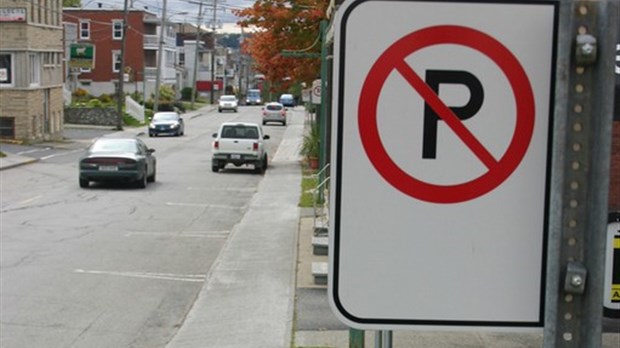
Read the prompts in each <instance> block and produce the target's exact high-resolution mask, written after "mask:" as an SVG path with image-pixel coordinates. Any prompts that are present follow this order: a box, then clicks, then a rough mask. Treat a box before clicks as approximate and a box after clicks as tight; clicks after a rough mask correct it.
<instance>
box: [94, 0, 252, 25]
mask: <svg viewBox="0 0 620 348" xmlns="http://www.w3.org/2000/svg"><path fill="white" fill-rule="evenodd" d="M128 1H129V6H131V4H133V8H137V9H145V7H147V8H148V10H149V11H151V12H154V13H158V14H161V13H162V10H163V6H164V1H163V0H128ZM202 1H203V6H202V14H203V24H207V23H209V22H212V21H213V4H214V0H202ZM199 2H200V0H166V17H168V18H170V21H172V22H180V23H182V22H183V21H187V22H189V23H197V21H198V9H199V7H200V4H199ZM99 3H101V6H102V8H114V9H120V10H122V9H123V6H124V0H82V7H83V8H97V7H98V6H99V5H98V4H99ZM253 4H254V0H217V6H216V8H217V11H216V13H215V18H216V22H217V23H218V24H219V23H221V24H222V26H223V27H225V28H224V29H226V28H230V27H234V25H231V24H233V23H236V22H237V18H236V17H235V16H234V15H233V14H232V12H231V10H232V9H242V8H245V7H250V6H252V5H253ZM184 12H188V13H187V14H183V13H184Z"/></svg>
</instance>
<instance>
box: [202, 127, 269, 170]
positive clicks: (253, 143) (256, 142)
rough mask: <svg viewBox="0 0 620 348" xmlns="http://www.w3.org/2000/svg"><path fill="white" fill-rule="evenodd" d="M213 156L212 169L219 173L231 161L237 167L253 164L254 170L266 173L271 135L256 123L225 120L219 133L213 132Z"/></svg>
mask: <svg viewBox="0 0 620 348" xmlns="http://www.w3.org/2000/svg"><path fill="white" fill-rule="evenodd" d="M213 138H215V139H214V140H213V144H212V147H213V157H212V158H211V169H212V171H213V172H215V173H217V172H218V171H219V170H220V169H224V167H225V166H226V164H228V163H231V164H233V165H235V167H240V166H242V165H253V166H254V171H255V172H257V173H264V172H265V170H266V169H267V164H268V158H267V147H266V144H265V140H267V139H269V135H267V134H264V133H263V129H262V128H261V126H259V125H258V124H256V123H247V122H225V123H222V125H221V126H220V129H219V130H218V132H217V133H213Z"/></svg>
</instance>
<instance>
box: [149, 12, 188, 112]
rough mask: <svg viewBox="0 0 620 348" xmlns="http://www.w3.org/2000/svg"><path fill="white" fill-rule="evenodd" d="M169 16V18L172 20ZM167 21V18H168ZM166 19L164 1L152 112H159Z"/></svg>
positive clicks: (183, 13)
mask: <svg viewBox="0 0 620 348" xmlns="http://www.w3.org/2000/svg"><path fill="white" fill-rule="evenodd" d="M186 14H188V12H178V13H175V14H173V15H172V16H176V15H186ZM172 16H170V18H172ZM168 19H169V18H168ZM168 19H166V0H164V5H163V10H162V15H161V24H160V29H159V45H158V49H157V75H156V76H155V101H154V104H153V112H157V111H159V87H160V84H161V70H162V69H161V64H162V61H163V60H164V52H163V49H164V33H165V31H166V25H167V23H168Z"/></svg>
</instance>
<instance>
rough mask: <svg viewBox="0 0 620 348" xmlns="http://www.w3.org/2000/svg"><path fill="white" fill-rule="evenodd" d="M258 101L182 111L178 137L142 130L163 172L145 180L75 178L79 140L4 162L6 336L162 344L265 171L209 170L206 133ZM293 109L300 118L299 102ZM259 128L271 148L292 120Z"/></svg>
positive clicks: (21, 342) (254, 112)
mask: <svg viewBox="0 0 620 348" xmlns="http://www.w3.org/2000/svg"><path fill="white" fill-rule="evenodd" d="M259 110H260V109H259V108H258V107H251V108H250V107H248V108H240V109H239V113H221V114H218V113H215V112H213V113H209V114H207V115H200V116H199V117H194V118H191V119H186V120H185V122H186V135H185V136H183V137H156V138H149V137H148V136H146V135H139V136H140V137H141V138H142V139H143V140H144V141H145V142H146V143H147V145H148V146H149V147H152V148H154V149H155V150H156V152H155V156H156V157H157V181H156V182H155V183H153V184H149V185H148V187H147V188H146V189H143V190H142V189H136V188H134V187H132V186H130V185H124V184H94V185H91V187H90V188H89V189H80V188H79V186H78V180H77V179H78V177H77V159H78V157H79V156H80V154H81V153H82V151H81V150H79V149H74V148H67V149H64V150H63V149H62V146H61V148H60V149H57V148H55V149H49V148H40V149H39V151H37V149H32V151H29V152H28V154H27V155H32V156H37V154H39V158H40V160H39V162H37V163H34V164H30V165H27V166H22V167H19V168H14V169H11V170H8V171H3V172H2V192H1V194H0V195H1V199H2V201H1V212H2V221H1V224H2V225H1V229H2V240H1V244H2V327H1V330H2V341H1V342H0V343H1V345H2V346H6V347H70V346H71V347H73V346H75V347H164V346H166V344H167V343H168V342H169V341H170V340H171V339H172V337H173V336H174V334H175V332H176V331H177V330H178V329H179V327H180V325H181V324H182V323H183V321H184V320H185V317H186V315H187V314H188V312H189V310H190V308H191V307H192V305H193V304H194V301H195V300H196V298H197V295H198V293H199V291H200V290H201V288H202V286H203V284H204V283H205V279H206V277H207V275H208V274H209V272H210V270H211V268H212V266H213V263H214V261H215V260H216V259H217V257H218V255H219V254H220V251H221V250H222V248H223V246H224V245H225V243H227V239H228V238H229V235H230V233H231V230H232V229H233V228H234V226H235V225H236V224H238V223H239V221H240V220H241V219H242V217H243V215H244V214H245V213H246V211H247V209H248V206H249V204H250V202H251V200H252V198H253V196H254V194H255V193H256V191H257V187H258V185H259V184H260V182H261V181H262V180H263V178H264V176H263V175H256V174H254V172H253V171H252V170H248V168H243V167H242V168H235V167H231V166H229V167H227V168H226V169H225V170H223V171H221V172H220V173H212V172H211V170H210V152H211V148H210V146H211V140H212V137H211V134H212V133H213V132H215V131H216V129H217V127H218V126H219V124H220V123H221V122H224V121H250V122H260V116H259V115H260V111H259ZM290 117H291V123H293V124H296V125H298V126H299V125H301V124H302V123H303V113H302V112H301V111H299V112H298V111H295V112H291V115H290ZM264 129H265V132H266V133H267V134H269V135H270V136H271V139H270V140H269V144H268V146H269V148H268V152H269V154H270V156H271V158H273V157H272V156H273V155H274V154H275V153H276V150H277V149H278V146H279V144H280V141H281V139H282V135H283V133H284V131H285V130H286V127H281V126H270V125H269V126H265V127H264ZM74 132H75V131H74ZM77 133H79V131H78V132H77ZM103 133H106V132H105V131H104V132H103ZM80 141H82V142H83V143H84V144H87V143H88V140H80ZM84 147H85V146H84ZM265 175H269V169H268V170H267V174H265Z"/></svg>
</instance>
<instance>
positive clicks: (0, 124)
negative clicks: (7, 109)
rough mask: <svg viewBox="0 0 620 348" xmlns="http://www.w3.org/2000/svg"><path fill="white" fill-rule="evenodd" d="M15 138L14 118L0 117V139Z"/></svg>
mask: <svg viewBox="0 0 620 348" xmlns="http://www.w3.org/2000/svg"><path fill="white" fill-rule="evenodd" d="M14 137H15V117H0V138H14Z"/></svg>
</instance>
